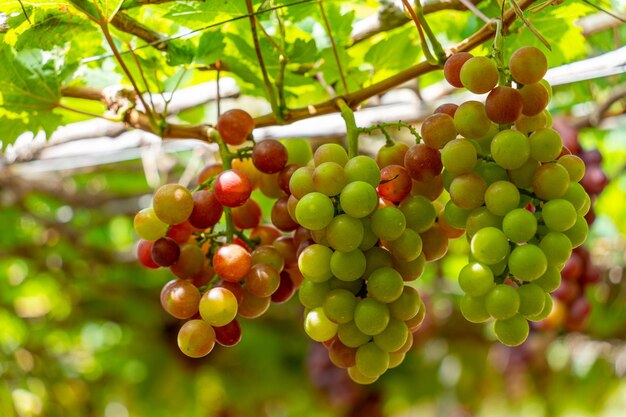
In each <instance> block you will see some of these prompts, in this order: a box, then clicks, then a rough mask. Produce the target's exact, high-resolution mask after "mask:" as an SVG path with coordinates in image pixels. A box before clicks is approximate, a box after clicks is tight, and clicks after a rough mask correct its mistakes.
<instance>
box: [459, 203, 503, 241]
mask: <svg viewBox="0 0 626 417" xmlns="http://www.w3.org/2000/svg"><path fill="white" fill-rule="evenodd" d="M485 227H495V228H497V229H500V228H501V227H502V217H500V216H496V215H495V214H493V213H492V212H490V211H489V209H488V208H487V207H478V208H477V209H474V210H472V211H471V212H470V214H469V216H467V221H466V222H465V231H466V232H467V236H469V237H472V236H474V235H475V234H476V232H478V231H479V230H481V229H484V228H485Z"/></svg>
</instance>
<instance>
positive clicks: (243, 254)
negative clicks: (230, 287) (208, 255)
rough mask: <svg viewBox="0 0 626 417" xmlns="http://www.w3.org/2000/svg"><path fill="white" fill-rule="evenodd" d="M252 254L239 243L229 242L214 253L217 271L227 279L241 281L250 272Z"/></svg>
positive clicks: (214, 264) (221, 276) (214, 263)
mask: <svg viewBox="0 0 626 417" xmlns="http://www.w3.org/2000/svg"><path fill="white" fill-rule="evenodd" d="M251 267H252V256H251V255H250V254H249V253H248V251H246V250H245V249H244V248H242V247H241V246H239V245H236V244H227V245H224V246H222V247H220V248H219V249H218V250H217V251H216V252H215V254H214V255H213V268H214V269H215V273H216V274H217V275H219V276H220V278H222V279H223V280H225V281H231V282H238V281H241V280H242V279H243V278H244V277H245V276H246V275H247V274H248V272H250V268H251Z"/></svg>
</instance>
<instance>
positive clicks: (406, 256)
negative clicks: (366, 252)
mask: <svg viewBox="0 0 626 417" xmlns="http://www.w3.org/2000/svg"><path fill="white" fill-rule="evenodd" d="M389 252H391V254H392V255H393V257H394V258H395V259H397V260H399V261H402V262H411V261H413V260H415V259H416V258H417V257H418V256H419V255H420V254H421V253H422V238H421V237H420V235H419V234H418V233H417V232H416V231H415V230H412V229H405V230H404V232H402V234H401V235H400V236H399V237H398V238H397V239H396V240H393V241H391V242H389Z"/></svg>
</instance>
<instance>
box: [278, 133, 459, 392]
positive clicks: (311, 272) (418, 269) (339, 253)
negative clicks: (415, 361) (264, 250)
mask: <svg viewBox="0 0 626 417" xmlns="http://www.w3.org/2000/svg"><path fill="white" fill-rule="evenodd" d="M313 159H314V166H307V167H302V168H299V169H298V170H296V171H295V172H294V173H293V175H292V177H291V181H290V190H291V197H290V201H291V202H292V203H293V204H292V207H293V210H292V213H293V216H294V218H295V219H296V221H297V222H298V224H300V225H301V226H303V227H304V228H306V229H307V230H309V231H310V235H311V239H312V240H311V241H310V242H309V244H308V246H306V247H304V248H301V250H300V254H299V257H298V267H299V269H300V272H301V274H302V275H303V277H304V279H303V282H302V285H301V287H300V290H299V298H300V301H301V302H302V304H303V305H304V306H305V308H306V310H305V319H304V328H305V331H306V333H307V334H308V335H309V336H310V337H311V338H312V339H313V340H315V341H318V342H324V344H325V345H326V346H327V348H328V350H329V355H330V359H331V361H332V362H333V363H334V364H335V365H337V366H339V367H342V368H347V369H348V374H349V375H350V377H351V378H352V379H353V380H354V381H356V382H358V383H371V382H374V381H375V380H376V379H377V378H378V377H379V376H380V375H382V374H383V373H384V372H385V371H386V370H387V369H389V368H393V367H395V366H397V365H399V364H400V363H401V362H402V360H403V359H404V356H405V353H406V352H407V351H408V350H409V348H410V347H411V345H412V342H413V337H412V332H413V331H416V330H417V328H419V326H420V325H421V323H422V321H423V319H424V314H425V308H424V304H423V302H422V301H421V299H420V295H419V293H418V291H417V290H416V289H415V288H414V287H413V286H410V285H406V283H407V282H408V281H413V280H415V279H417V278H418V277H419V276H420V275H421V274H422V272H423V269H424V264H425V262H426V255H425V253H426V252H427V251H429V253H430V254H431V256H435V255H432V253H433V252H432V251H430V246H433V245H432V243H431V242H430V240H429V241H427V242H425V241H424V240H423V238H422V236H421V235H420V233H424V232H427V231H428V230H429V229H431V228H432V227H433V226H434V223H435V218H436V210H435V208H434V205H433V204H432V202H431V201H430V200H428V199H427V198H425V197H423V196H419V195H411V194H410V192H411V188H412V180H411V178H410V176H409V174H408V173H407V170H406V169H405V168H404V167H403V166H401V165H388V166H385V167H383V169H382V173H381V168H380V167H379V166H378V165H377V163H376V162H375V161H374V159H372V158H369V157H366V156H357V157H354V158H351V159H349V158H348V155H347V154H346V151H345V150H344V149H343V148H342V147H341V146H339V145H337V144H325V145H322V146H320V147H319V148H318V149H317V150H316V152H315V154H314V158H313ZM385 168H387V169H385ZM381 175H382V180H381ZM385 177H389V178H388V179H385ZM379 195H380V196H384V197H387V198H389V200H385V199H382V198H379ZM444 240H445V242H446V245H445V247H446V248H447V237H445V236H444ZM425 245H429V249H428V250H424V247H425ZM439 246H441V245H439ZM436 252H437V253H438V254H439V255H438V256H443V253H441V250H440V249H437V250H436ZM444 253H445V250H444Z"/></svg>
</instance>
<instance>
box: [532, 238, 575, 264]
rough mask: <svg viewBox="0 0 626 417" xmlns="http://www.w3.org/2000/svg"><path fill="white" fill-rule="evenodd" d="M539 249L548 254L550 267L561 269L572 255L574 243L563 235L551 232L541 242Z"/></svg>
mask: <svg viewBox="0 0 626 417" xmlns="http://www.w3.org/2000/svg"><path fill="white" fill-rule="evenodd" d="M539 247H540V248H541V250H542V251H543V253H545V254H546V258H547V259H548V265H553V266H556V267H557V268H559V269H560V268H561V267H562V266H563V265H565V262H567V260H568V259H569V257H570V256H571V255H572V242H570V240H569V238H568V237H567V236H566V235H564V234H563V233H558V232H550V233H548V234H547V235H545V236H544V237H543V238H542V239H541V241H540V242H539Z"/></svg>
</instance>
